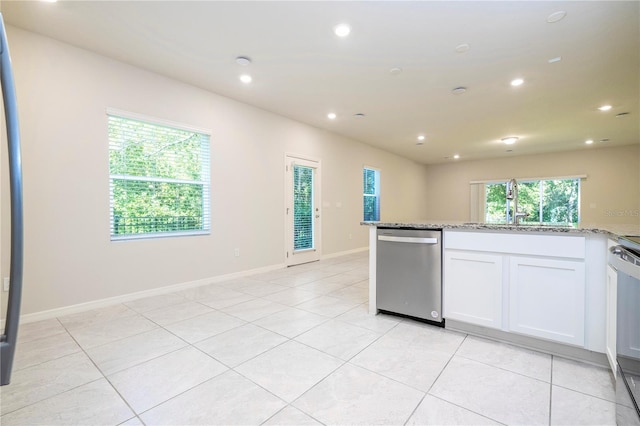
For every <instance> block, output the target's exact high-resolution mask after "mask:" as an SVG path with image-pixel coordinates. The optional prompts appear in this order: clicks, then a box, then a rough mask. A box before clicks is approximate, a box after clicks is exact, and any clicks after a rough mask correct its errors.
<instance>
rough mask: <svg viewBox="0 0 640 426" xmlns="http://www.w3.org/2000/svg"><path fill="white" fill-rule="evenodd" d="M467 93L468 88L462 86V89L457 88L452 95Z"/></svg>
mask: <svg viewBox="0 0 640 426" xmlns="http://www.w3.org/2000/svg"><path fill="white" fill-rule="evenodd" d="M466 91H467V88H466V87H462V86H460V87H456V88H455V89H453V90H452V91H451V93H453V94H454V95H462V94H463V93H464V92H466Z"/></svg>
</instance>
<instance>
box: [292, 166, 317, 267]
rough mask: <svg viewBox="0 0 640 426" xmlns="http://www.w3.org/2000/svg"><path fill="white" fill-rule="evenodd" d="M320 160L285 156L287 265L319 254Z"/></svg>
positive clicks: (310, 259) (301, 261) (314, 258)
mask: <svg viewBox="0 0 640 426" xmlns="http://www.w3.org/2000/svg"><path fill="white" fill-rule="evenodd" d="M319 166H320V165H319V163H318V162H315V161H309V160H303V159H300V158H293V157H287V165H286V175H287V183H288V185H287V186H288V188H287V198H288V203H287V208H286V212H287V228H288V230H287V231H288V232H287V265H289V266H291V265H297V264H300V263H306V262H312V261H314V260H318V259H319V258H320V250H319V235H320V234H319V229H320V204H319V190H318V186H319V178H318V176H319Z"/></svg>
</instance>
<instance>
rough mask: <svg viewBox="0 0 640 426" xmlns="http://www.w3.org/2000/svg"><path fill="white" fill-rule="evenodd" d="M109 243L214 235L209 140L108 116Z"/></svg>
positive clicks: (193, 133)
mask: <svg viewBox="0 0 640 426" xmlns="http://www.w3.org/2000/svg"><path fill="white" fill-rule="evenodd" d="M107 118H108V132H109V181H110V207H111V215H110V218H111V239H112V240H115V239H129V238H144V237H152V236H168V235H176V234H178V235H184V234H202V233H208V232H209V231H210V228H211V225H210V222H211V220H210V213H209V210H210V198H209V197H210V195H209V188H210V183H209V182H210V179H209V170H210V163H209V161H210V160H209V140H210V136H209V135H208V134H205V133H200V132H198V131H193V130H187V129H183V128H177V127H172V126H168V125H164V124H157V123H152V122H148V121H145V120H141V119H138V118H128V117H123V116H118V115H113V114H108V116H107Z"/></svg>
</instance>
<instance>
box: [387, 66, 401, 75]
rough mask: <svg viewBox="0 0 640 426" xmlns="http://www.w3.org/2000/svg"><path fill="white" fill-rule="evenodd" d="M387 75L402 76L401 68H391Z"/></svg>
mask: <svg viewBox="0 0 640 426" xmlns="http://www.w3.org/2000/svg"><path fill="white" fill-rule="evenodd" d="M389 74H391V75H399V74H402V68H397V67H396V68H391V69H390V70H389Z"/></svg>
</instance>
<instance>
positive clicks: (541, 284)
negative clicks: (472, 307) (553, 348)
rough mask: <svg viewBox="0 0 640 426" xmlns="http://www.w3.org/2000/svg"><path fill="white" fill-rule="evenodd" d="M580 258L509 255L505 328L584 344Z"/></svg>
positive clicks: (583, 283) (582, 284)
mask: <svg viewBox="0 0 640 426" xmlns="http://www.w3.org/2000/svg"><path fill="white" fill-rule="evenodd" d="M584 271H585V266H584V262H583V261H574V260H559V259H554V258H541V257H535V258H534V257H522V256H510V258H509V331H513V332H516V333H522V334H527V335H530V336H535V337H541V338H544V339H550V340H554V341H557V342H562V343H568V344H572V345H578V346H584V343H585V340H584V321H585V315H584V314H585V313H584V307H585V273H584Z"/></svg>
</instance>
